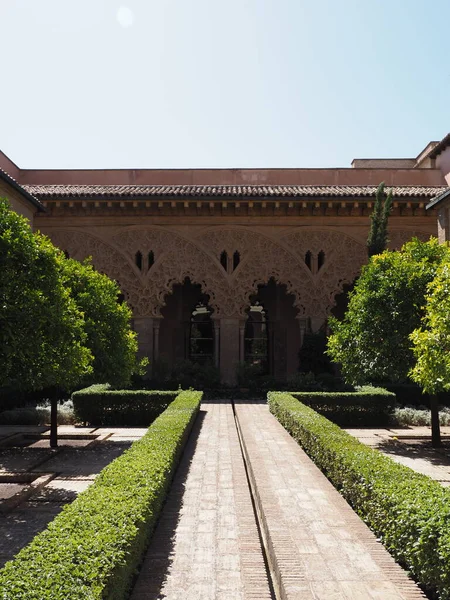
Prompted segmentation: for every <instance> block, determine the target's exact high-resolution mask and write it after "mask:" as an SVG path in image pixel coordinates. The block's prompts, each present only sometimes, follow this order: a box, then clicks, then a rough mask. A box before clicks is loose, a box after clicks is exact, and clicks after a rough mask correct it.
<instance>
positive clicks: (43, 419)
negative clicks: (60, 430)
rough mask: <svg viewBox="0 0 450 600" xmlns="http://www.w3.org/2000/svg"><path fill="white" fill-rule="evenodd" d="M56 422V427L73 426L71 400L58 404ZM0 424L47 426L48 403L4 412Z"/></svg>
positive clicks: (0, 415) (48, 419)
mask: <svg viewBox="0 0 450 600" xmlns="http://www.w3.org/2000/svg"><path fill="white" fill-rule="evenodd" d="M57 421H58V425H74V424H75V416H74V412H73V402H72V400H67V401H66V402H63V403H61V404H58V417H57ZM0 423H1V424H2V425H49V424H50V402H49V401H46V402H44V403H43V404H38V405H37V406H23V407H20V408H14V409H11V410H5V411H3V412H1V413H0Z"/></svg>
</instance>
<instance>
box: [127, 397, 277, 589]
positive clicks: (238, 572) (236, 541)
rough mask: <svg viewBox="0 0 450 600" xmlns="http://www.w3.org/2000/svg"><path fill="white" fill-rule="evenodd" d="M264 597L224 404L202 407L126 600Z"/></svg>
mask: <svg viewBox="0 0 450 600" xmlns="http://www.w3.org/2000/svg"><path fill="white" fill-rule="evenodd" d="M163 598H167V599H168V600H178V599H183V600H241V599H254V600H270V598H271V594H270V589H269V584H268V581H267V575H266V569H265V564H264V559H263V555H262V550H261V545H260V541H259V536H258V530H257V526H256V520H255V516H254V512H253V507H252V502H251V497H250V491H249V487H248V483H247V477H246V473H245V467H244V461H243V458H242V453H241V449H240V445H239V439H238V435H237V430H236V426H235V421H234V415H233V410H232V406H231V403H230V402H228V401H220V400H219V401H211V402H204V403H203V404H202V410H201V412H200V415H199V418H198V420H197V423H196V425H195V426H194V428H193V430H192V432H191V435H190V438H189V441H188V444H187V447H186V449H185V452H184V455H183V458H182V461H181V464H180V466H179V468H178V470H177V473H176V475H175V479H174V482H173V484H172V487H171V491H170V493H169V497H168V499H167V502H166V505H165V507H164V511H163V514H162V517H161V518H160V521H159V524H158V527H157V529H156V531H155V534H154V536H153V538H152V542H151V545H150V548H149V550H148V553H147V556H146V559H145V562H144V564H143V566H142V569H141V572H140V575H139V578H138V580H137V583H136V586H135V588H134V591H133V594H132V596H131V600H144V599H145V600H156V599H158V600H159V599H163Z"/></svg>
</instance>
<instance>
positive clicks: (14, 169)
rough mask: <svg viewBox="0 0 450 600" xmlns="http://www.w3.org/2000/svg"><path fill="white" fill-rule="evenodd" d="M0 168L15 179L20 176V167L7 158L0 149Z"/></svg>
mask: <svg viewBox="0 0 450 600" xmlns="http://www.w3.org/2000/svg"><path fill="white" fill-rule="evenodd" d="M0 169H3V171H5V172H6V173H8V175H10V176H11V177H12V178H13V179H15V180H16V181H18V180H19V177H20V169H19V167H18V166H17V165H16V164H15V163H13V161H12V160H11V159H9V158H8V157H7V156H6V154H4V153H3V152H2V151H1V150H0Z"/></svg>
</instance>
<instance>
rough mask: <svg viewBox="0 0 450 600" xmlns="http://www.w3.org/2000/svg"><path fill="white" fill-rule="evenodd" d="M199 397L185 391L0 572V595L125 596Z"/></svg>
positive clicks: (32, 599) (19, 598) (23, 599)
mask: <svg viewBox="0 0 450 600" xmlns="http://www.w3.org/2000/svg"><path fill="white" fill-rule="evenodd" d="M201 396H202V393H201V392H192V391H189V392H181V393H180V394H179V395H178V397H177V398H176V400H175V401H174V402H172V404H171V405H170V406H169V408H168V409H167V410H166V411H165V412H164V413H163V414H162V415H161V416H160V417H158V418H157V419H156V421H154V423H153V424H152V425H151V427H150V428H149V430H148V431H147V433H146V434H145V436H144V437H143V438H142V439H141V440H139V441H137V442H135V443H134V444H133V445H132V446H131V448H130V449H129V450H127V451H126V452H124V453H123V454H122V455H121V456H120V457H119V458H117V459H116V460H114V461H113V462H112V463H110V464H109V465H108V466H107V467H106V468H105V469H103V471H102V472H101V473H100V475H99V476H98V478H97V479H96V480H95V482H94V483H93V484H92V486H91V487H89V488H88V489H87V490H86V491H85V492H83V493H82V494H80V495H79V496H78V498H77V499H76V500H75V501H74V502H73V503H72V504H70V505H69V506H67V507H65V508H64V509H63V511H62V512H61V513H60V514H59V515H58V516H57V517H56V518H55V519H54V520H53V521H52V522H51V523H50V525H49V526H48V528H47V529H46V530H45V531H43V532H42V533H40V534H38V535H37V536H36V537H35V538H34V539H33V541H32V542H31V543H30V544H29V545H28V546H26V547H25V548H23V549H22V550H21V551H20V552H19V553H18V554H17V556H16V557H15V558H14V559H13V560H12V561H10V562H8V563H7V564H6V565H5V567H4V568H3V569H2V570H1V571H0V597H1V598H4V599H8V600H9V599H11V598H14V599H15V600H43V599H45V598H48V599H50V598H51V600H80V598H83V600H94V599H100V598H108V599H109V600H122V599H123V598H124V597H126V593H127V590H128V589H129V586H130V583H131V581H132V577H133V575H134V574H135V572H136V568H137V567H138V565H139V563H140V561H141V559H142V556H143V554H144V552H145V549H146V546H147V544H148V541H149V538H150V535H151V533H152V530H153V528H154V525H155V522H156V519H157V517H158V514H159V512H160V510H161V506H162V504H163V501H164V498H165V496H166V492H167V489H168V487H169V485H170V482H171V479H172V475H173V473H174V470H175V468H176V465H177V462H178V457H179V455H180V452H181V450H182V448H183V446H184V443H185V441H186V439H187V436H188V435H189V431H190V429H191V426H192V424H193V422H194V420H195V417H196V415H197V412H198V409H199V405H200V400H201Z"/></svg>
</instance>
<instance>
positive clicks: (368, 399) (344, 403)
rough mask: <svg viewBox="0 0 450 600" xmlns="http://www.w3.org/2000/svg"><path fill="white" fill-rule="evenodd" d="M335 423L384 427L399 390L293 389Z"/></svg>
mask: <svg viewBox="0 0 450 600" xmlns="http://www.w3.org/2000/svg"><path fill="white" fill-rule="evenodd" d="M290 394H291V396H293V397H294V398H297V399H298V400H300V402H303V404H306V405H307V406H310V407H311V408H313V409H314V410H316V411H317V412H318V413H320V414H321V415H324V416H325V417H327V418H328V419H330V420H331V421H333V422H334V423H337V424H338V425H341V426H345V427H355V426H368V425H370V426H372V427H381V426H383V425H386V424H387V423H388V422H389V415H390V414H391V413H392V411H393V410H394V406H395V394H392V393H391V392H388V391H386V390H384V389H382V388H374V387H370V386H366V387H361V388H356V390H355V391H353V392H290Z"/></svg>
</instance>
